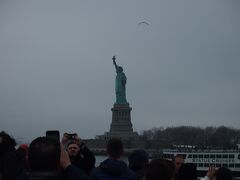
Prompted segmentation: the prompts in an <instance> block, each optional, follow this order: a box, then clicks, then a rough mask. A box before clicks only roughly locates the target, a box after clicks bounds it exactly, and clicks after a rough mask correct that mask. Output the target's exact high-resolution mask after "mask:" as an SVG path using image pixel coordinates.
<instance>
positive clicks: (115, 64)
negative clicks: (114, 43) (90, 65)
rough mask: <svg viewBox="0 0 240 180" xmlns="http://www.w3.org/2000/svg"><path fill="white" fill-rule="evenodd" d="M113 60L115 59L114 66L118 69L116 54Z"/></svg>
mask: <svg viewBox="0 0 240 180" xmlns="http://www.w3.org/2000/svg"><path fill="white" fill-rule="evenodd" d="M112 60H113V64H114V66H115V68H116V71H117V69H118V65H117V63H116V58H115V56H113V58H112Z"/></svg>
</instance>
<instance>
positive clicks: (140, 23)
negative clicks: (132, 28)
mask: <svg viewBox="0 0 240 180" xmlns="http://www.w3.org/2000/svg"><path fill="white" fill-rule="evenodd" d="M142 24H145V25H148V26H149V25H150V24H149V23H148V22H146V21H142V22H139V23H138V25H142Z"/></svg>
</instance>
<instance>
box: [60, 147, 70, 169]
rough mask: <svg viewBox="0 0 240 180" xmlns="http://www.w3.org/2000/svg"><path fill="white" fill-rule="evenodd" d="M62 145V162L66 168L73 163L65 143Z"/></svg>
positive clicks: (62, 165)
mask: <svg viewBox="0 0 240 180" xmlns="http://www.w3.org/2000/svg"><path fill="white" fill-rule="evenodd" d="M60 146H61V157H60V164H61V167H62V168H63V169H66V168H67V167H68V166H69V165H71V161H70V158H69V156H68V154H67V152H66V150H65V149H64V146H63V144H61V143H60Z"/></svg>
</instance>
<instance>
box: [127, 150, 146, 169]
mask: <svg viewBox="0 0 240 180" xmlns="http://www.w3.org/2000/svg"><path fill="white" fill-rule="evenodd" d="M148 158H149V156H148V153H147V152H146V151H145V150H143V149H136V150H134V151H133V152H132V153H131V154H130V155H129V156H128V162H129V168H130V169H132V170H133V171H137V170H140V169H142V168H144V166H145V165H146V164H147V163H148Z"/></svg>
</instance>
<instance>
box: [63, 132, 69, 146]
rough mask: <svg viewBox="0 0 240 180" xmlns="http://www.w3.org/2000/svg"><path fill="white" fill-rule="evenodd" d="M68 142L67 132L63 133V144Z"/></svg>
mask: <svg viewBox="0 0 240 180" xmlns="http://www.w3.org/2000/svg"><path fill="white" fill-rule="evenodd" d="M67 142H68V134H67V133H64V134H63V137H62V144H63V145H65V144H66V143H67Z"/></svg>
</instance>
